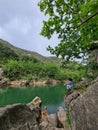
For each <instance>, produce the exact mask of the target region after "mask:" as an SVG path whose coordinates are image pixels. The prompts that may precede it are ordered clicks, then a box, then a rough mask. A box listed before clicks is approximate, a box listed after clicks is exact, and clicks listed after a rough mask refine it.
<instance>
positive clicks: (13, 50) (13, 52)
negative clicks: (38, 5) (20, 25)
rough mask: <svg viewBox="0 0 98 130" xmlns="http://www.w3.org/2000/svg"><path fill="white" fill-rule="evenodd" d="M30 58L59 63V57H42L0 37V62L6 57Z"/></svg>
mask: <svg viewBox="0 0 98 130" xmlns="http://www.w3.org/2000/svg"><path fill="white" fill-rule="evenodd" d="M9 58H11V59H23V58H25V59H28V60H29V59H30V60H34V61H38V62H42V63H47V62H50V63H51V62H53V63H59V62H60V59H58V58H56V57H44V56H42V55H40V54H38V53H36V52H32V51H28V50H24V49H21V48H18V47H15V46H13V45H11V43H9V42H7V41H4V40H2V39H0V63H2V62H3V61H4V62H5V61H6V60H7V59H9Z"/></svg>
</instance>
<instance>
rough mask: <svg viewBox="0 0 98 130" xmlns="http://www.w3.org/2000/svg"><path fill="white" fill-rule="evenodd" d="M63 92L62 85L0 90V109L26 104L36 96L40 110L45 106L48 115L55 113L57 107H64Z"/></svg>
mask: <svg viewBox="0 0 98 130" xmlns="http://www.w3.org/2000/svg"><path fill="white" fill-rule="evenodd" d="M65 92H66V88H65V87H64V86H63V85H56V86H44V87H24V88H11V87H10V88H6V89H0V107H2V106H6V105H8V104H14V103H28V102H30V101H32V100H33V99H34V98H35V97H36V96H38V97H40V98H41V100H42V108H43V106H47V108H48V112H49V113H55V112H56V111H57V108H58V107H59V106H62V107H65V105H64V94H65Z"/></svg>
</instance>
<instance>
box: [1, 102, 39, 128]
mask: <svg viewBox="0 0 98 130" xmlns="http://www.w3.org/2000/svg"><path fill="white" fill-rule="evenodd" d="M39 105H40V104H39ZM40 111H41V110H40V108H39V107H36V106H34V104H33V102H31V103H29V104H13V105H8V106H6V107H3V108H0V130H39V125H38V124H39V121H40V118H41V117H40V116H41V114H40Z"/></svg>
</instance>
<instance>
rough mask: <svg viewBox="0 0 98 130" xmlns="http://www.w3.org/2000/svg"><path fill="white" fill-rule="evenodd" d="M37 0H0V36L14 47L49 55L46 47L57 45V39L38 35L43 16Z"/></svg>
mask: <svg viewBox="0 0 98 130" xmlns="http://www.w3.org/2000/svg"><path fill="white" fill-rule="evenodd" d="M39 1H40V0H0V38H1V39H3V40H6V41H8V42H10V43H11V44H12V45H14V46H16V47H19V48H22V49H26V50H30V51H35V52H38V53H39V54H41V55H43V56H50V52H48V51H47V50H46V48H47V46H48V45H51V46H52V47H54V46H55V45H57V43H58V39H57V37H56V36H53V38H52V39H51V40H48V39H47V38H44V37H42V36H40V31H41V28H42V21H43V20H44V19H45V16H44V14H43V13H42V12H40V9H39V7H38V6H37V3H38V2H39Z"/></svg>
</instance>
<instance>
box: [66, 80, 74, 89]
mask: <svg viewBox="0 0 98 130" xmlns="http://www.w3.org/2000/svg"><path fill="white" fill-rule="evenodd" d="M64 86H66V88H67V90H68V91H71V90H72V88H73V87H74V83H73V80H72V78H69V79H68V82H66V83H65V84H64Z"/></svg>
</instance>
